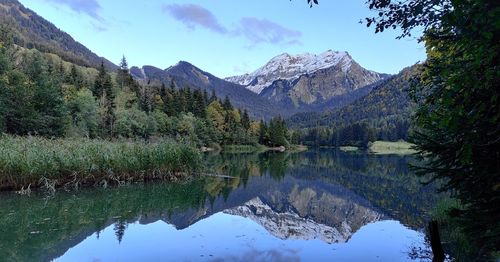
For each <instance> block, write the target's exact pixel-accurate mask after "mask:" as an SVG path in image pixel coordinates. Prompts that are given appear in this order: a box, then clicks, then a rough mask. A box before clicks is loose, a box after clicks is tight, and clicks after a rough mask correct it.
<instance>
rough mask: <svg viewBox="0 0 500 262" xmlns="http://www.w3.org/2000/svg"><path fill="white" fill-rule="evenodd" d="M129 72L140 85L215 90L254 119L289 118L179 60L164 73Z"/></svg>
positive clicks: (149, 70)
mask: <svg viewBox="0 0 500 262" xmlns="http://www.w3.org/2000/svg"><path fill="white" fill-rule="evenodd" d="M130 73H131V74H132V76H133V77H134V78H135V79H136V80H139V81H140V82H142V83H143V84H149V85H161V84H165V85H166V86H169V85H170V84H171V83H174V84H175V86H176V87H178V88H184V87H190V88H195V89H201V90H206V91H207V92H208V93H209V94H210V93H211V92H212V91H215V93H216V95H217V96H218V97H219V98H220V99H224V97H225V96H228V97H229V99H230V100H231V103H232V104H233V105H234V106H236V107H237V108H240V109H242V110H243V109H247V110H248V111H249V112H250V114H251V115H252V116H254V117H255V118H262V119H269V118H271V117H273V116H277V115H279V114H282V115H285V116H286V115H288V114H287V113H286V112H283V111H282V110H281V109H280V108H279V107H277V106H275V105H273V104H272V103H271V102H269V101H268V100H266V99H264V98H262V97H259V96H258V95H257V94H255V93H253V92H252V91H250V90H248V89H246V88H245V87H244V86H241V85H238V84H234V83H231V82H228V81H226V80H223V79H220V78H218V77H216V76H214V75H212V74H210V73H207V72H205V71H203V70H201V69H199V68H198V67H196V66H194V65H192V64H190V63H188V62H185V61H180V62H179V63H177V64H176V65H174V66H171V67H169V68H167V69H165V70H162V69H159V68H156V67H154V66H143V67H142V68H139V67H132V68H131V69H130Z"/></svg>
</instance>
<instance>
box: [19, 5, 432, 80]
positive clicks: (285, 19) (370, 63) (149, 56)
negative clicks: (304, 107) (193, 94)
mask: <svg viewBox="0 0 500 262" xmlns="http://www.w3.org/2000/svg"><path fill="white" fill-rule="evenodd" d="M20 2H21V3H22V4H24V5H25V6H26V7H28V8H30V9H32V10H34V11H35V12H37V13H38V14H39V15H41V16H43V17H44V18H46V19H47V20H49V21H51V22H52V23H54V24H55V25H56V26H57V27H59V28H60V29H62V30H63V31H66V32H67V33H69V34H70V35H71V36H73V38H75V39H76V40H77V41H79V42H80V43H82V44H84V45H85V46H87V47H88V48H90V49H91V50H92V51H94V52H95V53H97V54H98V55H101V56H104V57H106V58H107V59H109V60H111V61H113V62H115V63H118V62H119V60H120V58H121V56H122V55H123V54H124V55H125V56H126V57H127V60H128V61H129V65H136V66H142V65H153V66H156V67H159V68H167V67H169V66H171V65H173V64H175V63H177V62H178V61H179V60H184V61H188V62H190V63H192V64H194V65H196V66H198V67H200V68H202V69H203V70H205V71H208V72H210V73H212V74H214V75H216V76H218V77H226V76H231V75H236V74H242V73H244V72H250V71H253V70H255V69H257V68H259V67H260V66H262V65H264V64H265V63H266V62H267V61H268V60H269V59H271V58H272V57H274V56H276V55H279V54H281V53H284V52H287V53H290V54H301V53H305V52H310V53H321V52H324V51H326V50H328V49H332V50H336V51H348V52H349V53H350V54H351V56H352V57H353V58H354V59H355V60H356V61H357V62H358V63H360V64H361V65H362V66H363V67H365V68H368V69H371V70H374V71H378V72H382V73H397V72H399V71H400V70H401V69H402V68H404V67H406V66H409V65H412V64H414V63H416V62H418V61H423V60H425V57H426V56H425V49H424V47H423V44H420V43H418V42H417V40H416V39H415V38H406V39H402V40H397V39H395V38H396V36H397V35H398V31H387V32H384V33H382V34H375V33H374V30H373V28H366V26H365V25H363V24H360V23H359V21H360V20H361V19H363V18H364V17H367V16H371V15H373V13H371V12H370V11H369V10H368V8H367V6H366V5H365V0H350V1H342V0H320V5H319V6H316V7H314V8H309V7H308V6H307V4H306V1H305V0H293V1H289V0H272V1H270V0H237V1H236V0H189V1H175V0H147V1H131V0H20Z"/></svg>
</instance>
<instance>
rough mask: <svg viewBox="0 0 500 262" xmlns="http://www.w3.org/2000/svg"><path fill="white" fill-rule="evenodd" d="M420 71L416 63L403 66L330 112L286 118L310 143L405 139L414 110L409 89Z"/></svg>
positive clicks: (300, 137)
mask: <svg viewBox="0 0 500 262" xmlns="http://www.w3.org/2000/svg"><path fill="white" fill-rule="evenodd" d="M419 72H421V66H419V65H415V66H412V67H409V68H406V69H404V70H402V71H401V72H400V73H399V74H398V75H396V76H393V77H391V78H389V79H387V80H385V81H383V82H381V83H379V84H378V85H376V86H375V87H374V88H373V90H372V91H371V92H370V93H369V94H368V95H366V96H365V97H363V98H361V99H359V100H357V101H355V102H353V103H352V104H350V105H347V106H345V107H343V108H340V109H337V110H334V111H332V112H326V113H323V114H317V113H302V114H296V115H294V116H293V117H291V118H290V119H289V120H288V122H289V125H290V126H291V127H292V128H293V129H295V130H294V136H295V139H296V140H298V142H300V143H303V144H306V145H311V146H345V145H355V146H360V147H366V146H367V143H368V142H369V141H376V140H384V141H398V140H408V137H409V134H410V132H411V123H410V119H411V115H412V114H413V112H414V111H415V105H414V103H412V102H411V100H410V97H409V92H408V90H409V89H410V85H411V83H412V82H413V81H414V79H415V76H417V75H418V74H419Z"/></svg>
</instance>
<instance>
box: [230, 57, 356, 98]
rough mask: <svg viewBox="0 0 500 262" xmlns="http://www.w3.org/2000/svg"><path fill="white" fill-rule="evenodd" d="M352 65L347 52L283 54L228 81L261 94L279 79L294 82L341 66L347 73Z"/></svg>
mask: <svg viewBox="0 0 500 262" xmlns="http://www.w3.org/2000/svg"><path fill="white" fill-rule="evenodd" d="M351 63H352V58H351V57H350V56H349V54H348V53H347V52H337V51H335V52H334V51H332V50H328V51H326V52H324V53H322V54H320V55H315V54H310V53H305V54H301V55H290V54H288V53H283V54H281V55H278V56H276V57H274V58H272V59H271V60H270V61H269V62H267V63H266V64H265V65H264V66H263V67H261V68H259V69H257V70H256V71H254V72H252V73H248V74H244V75H240V76H233V77H228V78H226V80H227V81H230V82H233V83H237V84H240V85H244V86H248V87H247V88H248V89H250V90H252V91H253V92H255V93H257V94H260V93H261V92H262V90H264V89H265V88H266V87H268V86H270V85H271V84H272V83H273V82H274V81H276V80H278V79H281V80H289V81H293V80H295V79H297V78H299V77H300V76H301V75H303V74H308V73H312V72H315V71H317V70H320V69H324V68H328V67H332V66H336V65H341V66H342V68H343V69H344V71H347V69H348V68H349V67H350V64H351Z"/></svg>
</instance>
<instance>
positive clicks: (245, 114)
mask: <svg viewBox="0 0 500 262" xmlns="http://www.w3.org/2000/svg"><path fill="white" fill-rule="evenodd" d="M241 125H242V126H243V128H244V129H245V130H248V129H249V128H250V117H249V116H248V111H247V110H246V109H245V110H244V111H243V115H242V117H241Z"/></svg>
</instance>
